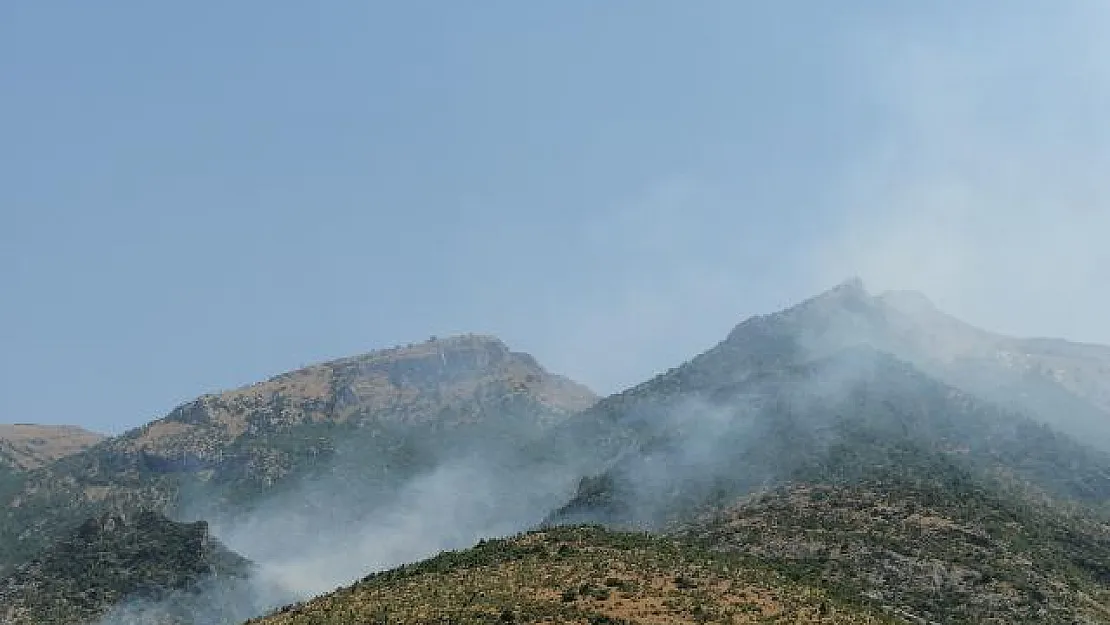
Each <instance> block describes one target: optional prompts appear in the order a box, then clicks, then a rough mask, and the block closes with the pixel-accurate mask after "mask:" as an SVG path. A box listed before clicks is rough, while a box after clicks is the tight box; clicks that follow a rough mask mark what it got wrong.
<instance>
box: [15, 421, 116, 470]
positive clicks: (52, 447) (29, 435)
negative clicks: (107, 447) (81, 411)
mask: <svg viewBox="0 0 1110 625" xmlns="http://www.w3.org/2000/svg"><path fill="white" fill-rule="evenodd" d="M104 438H105V437H104V435H103V434H98V433H96V432H90V431H88V430H86V429H83V428H79V427H76V426H72V425H34V424H30V423H14V424H3V423H0V465H6V466H8V467H10V468H12V469H15V470H18V471H27V470H30V469H37V468H39V467H41V466H43V465H45V464H49V463H51V462H53V461H55V460H57V459H59V458H64V457H66V456H72V455H73V454H76V453H79V452H82V451H84V450H86V449H88V448H89V447H92V446H93V445H95V444H97V443H99V442H100V441H102V440H104Z"/></svg>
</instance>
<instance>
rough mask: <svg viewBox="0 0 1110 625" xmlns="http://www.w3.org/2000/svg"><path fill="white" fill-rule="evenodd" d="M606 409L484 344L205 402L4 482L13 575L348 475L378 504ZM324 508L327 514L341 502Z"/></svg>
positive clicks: (449, 343) (487, 340)
mask: <svg viewBox="0 0 1110 625" xmlns="http://www.w3.org/2000/svg"><path fill="white" fill-rule="evenodd" d="M594 401H595V397H594V395H593V394H592V393H591V392H590V391H589V390H588V389H586V388H585V387H582V386H581V385H578V384H576V383H574V382H571V381H569V380H567V379H565V378H562V377H560V376H556V375H553V374H551V373H548V372H547V371H546V370H544V369H543V368H542V367H541V366H540V365H539V364H538V363H537V362H536V361H535V359H533V358H532V357H531V356H529V355H527V354H522V353H516V352H512V351H510V350H509V349H508V347H506V346H505V344H504V343H502V342H501V341H499V340H497V339H495V338H492V337H486V336H476V335H467V336H458V337H450V338H444V339H435V340H429V341H427V342H425V343H421V344H415V345H408V346H403V347H397V348H393V349H387V350H380V351H375V352H371V353H368V354H365V355H362V356H356V357H353V358H344V359H341V360H335V361H331V362H327V363H322V364H319V365H314V366H310V367H306V368H304V369H300V370H297V371H293V372H290V373H286V374H282V375H279V376H277V377H274V378H272V379H270V380H268V381H265V382H262V383H259V384H255V385H251V386H248V387H244V388H241V389H236V390H232V391H228V392H224V393H219V394H212V395H205V396H202V397H200V398H198V399H196V400H193V401H191V402H188V403H186V404H183V405H181V406H179V407H177V408H176V409H174V410H173V411H171V412H170V413H169V414H168V415H167V416H166V417H164V418H162V419H159V420H157V421H154V422H152V423H149V424H147V425H144V426H142V427H140V428H137V429H135V430H132V431H130V432H127V433H125V434H123V435H122V436H118V437H114V438H110V439H107V440H104V441H102V442H100V443H99V444H97V445H95V446H93V447H91V448H89V449H87V450H85V451H83V452H79V453H76V454H73V455H70V456H67V457H65V458H61V459H60V460H57V461H55V462H53V463H50V464H47V465H44V466H41V467H39V468H37V469H34V470H30V471H27V472H25V473H24V474H22V475H21V476H19V477H18V479H17V480H14V481H13V480H11V479H8V480H0V486H2V488H0V497H3V500H2V501H0V513H2V516H0V573H3V572H4V570H5V568H9V569H10V567H12V566H14V565H16V564H18V563H20V562H22V561H25V560H26V559H28V558H30V557H32V556H34V555H35V554H36V553H38V552H40V551H42V550H43V549H44V548H46V546H47V545H49V544H50V542H51V541H53V540H57V539H59V538H61V537H62V536H65V535H66V533H67V532H68V531H70V530H71V529H72V528H73V527H75V526H77V525H78V524H80V523H81V522H82V521H83V520H84V519H86V518H89V517H93V516H97V515H100V514H103V513H105V512H111V511H128V510H135V509H153V510H158V511H162V512H164V513H167V514H170V515H171V516H172V515H174V514H178V513H180V512H183V508H182V506H186V505H188V506H189V507H190V512H191V514H192V515H193V516H194V517H195V516H201V517H204V516H207V515H211V514H221V515H227V514H233V513H235V512H241V511H243V510H248V509H249V508H250V507H251V506H253V505H255V504H256V503H258V502H260V501H262V500H264V499H265V498H267V497H270V496H272V495H274V494H275V493H277V492H280V491H282V490H283V489H291V488H295V487H296V485H297V484H300V483H302V482H304V481H305V480H309V479H311V478H313V477H315V476H320V475H324V474H327V475H334V474H336V473H338V474H341V475H343V476H344V477H345V479H346V483H347V484H348V485H349V488H348V491H349V493H348V494H349V495H350V498H351V499H352V500H353V499H356V498H357V497H360V496H361V497H364V498H365V499H367V500H372V499H374V498H375V497H377V496H378V495H379V494H381V493H383V492H388V491H389V490H390V489H391V488H393V487H394V486H395V485H396V484H398V483H400V482H402V481H403V480H404V479H405V478H407V477H410V476H412V475H414V474H415V473H417V472H419V471H421V470H425V469H427V468H428V467H430V466H434V465H435V464H436V463H437V462H438V461H439V460H440V459H442V458H443V457H445V456H447V455H450V454H452V453H461V452H462V450H464V449H466V447H467V445H476V444H478V443H479V442H481V441H483V440H486V439H488V438H492V437H500V438H502V439H514V440H516V439H519V440H524V439H527V438H529V437H534V436H536V435H537V434H538V433H539V432H541V431H544V430H545V429H546V428H548V427H550V426H551V425H553V424H555V423H558V422H560V421H562V420H564V419H566V418H567V417H568V416H569V415H570V414H573V413H575V412H577V411H579V410H581V409H583V408H586V407H588V406H590V405H591V404H592V403H593V402H594ZM344 496H345V497H346V496H347V495H344ZM349 503H352V505H354V503H353V502H349ZM319 505H320V506H322V507H323V508H324V509H325V510H326V508H327V506H328V505H329V502H326V501H324V502H320V504H319Z"/></svg>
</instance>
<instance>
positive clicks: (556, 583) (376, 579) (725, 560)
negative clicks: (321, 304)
mask: <svg viewBox="0 0 1110 625" xmlns="http://www.w3.org/2000/svg"><path fill="white" fill-rule="evenodd" d="M538 622H549V623H589V624H590V625H618V624H625V623H628V624H631V623H707V622H724V623H736V624H740V623H845V624H848V623H872V624H876V625H878V624H882V623H897V622H899V621H897V620H895V619H892V618H890V617H887V616H884V615H883V614H882V613H881V612H880V610H879V609H877V608H875V607H871V606H869V605H867V603H865V602H863V601H859V600H852V599H847V598H844V597H841V596H837V595H835V594H834V593H830V592H828V591H825V590H822V589H820V588H817V587H814V586H811V585H807V584H803V583H798V582H796V581H793V580H791V579H790V578H788V577H787V576H786V575H784V574H782V573H780V572H778V571H776V570H774V569H772V568H770V567H767V566H763V565H761V564H759V563H758V562H755V561H753V560H752V559H750V558H747V557H742V556H737V555H735V554H732V553H723V552H715V551H710V550H707V549H705V548H703V547H702V546H700V545H698V544H696V543H688V542H680V541H677V540H674V539H671V538H665V537H652V536H649V535H646V534H631V533H620V532H610V531H606V530H604V529H601V528H598V527H574V528H552V529H548V530H545V531H539V532H532V533H528V534H523V535H520V536H516V537H513V538H510V539H505V540H490V541H484V542H483V543H482V544H480V545H478V546H477V547H475V548H473V549H468V550H465V551H459V552H449V553H444V554H442V555H440V556H438V557H435V558H432V559H430V560H426V561H423V562H421V563H419V564H415V565H409V566H405V567H401V568H398V569H393V570H389V571H385V572H382V573H378V574H375V575H371V576H370V577H367V578H366V579H364V580H363V581H361V582H358V583H356V584H354V585H352V586H350V587H347V588H342V589H339V590H337V591H336V592H334V593H331V594H328V595H325V596H322V597H319V598H317V599H314V600H311V601H308V602H306V603H303V604H297V605H290V606H286V607H285V608H282V609H281V610H280V611H278V612H276V613H275V614H273V615H271V616H268V617H266V618H262V619H258V620H251V621H249V623H258V624H265V625H309V624H313V625H315V624H324V623H397V624H400V625H404V624H407V623H503V624H511V623H538Z"/></svg>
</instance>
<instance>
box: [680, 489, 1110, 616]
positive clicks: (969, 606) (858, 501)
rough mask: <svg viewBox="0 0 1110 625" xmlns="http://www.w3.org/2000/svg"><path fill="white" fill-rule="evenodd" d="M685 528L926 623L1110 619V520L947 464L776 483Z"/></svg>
mask: <svg viewBox="0 0 1110 625" xmlns="http://www.w3.org/2000/svg"><path fill="white" fill-rule="evenodd" d="M917 474H918V475H919V476H920V474H921V472H917ZM685 533H686V535H687V536H688V537H690V538H694V537H696V538H697V539H699V540H702V541H705V542H707V543H708V544H711V545H713V546H714V548H716V549H720V550H725V551H730V552H736V553H742V554H746V555H749V556H752V557H755V558H758V559H760V560H762V561H764V562H766V563H767V564H768V565H771V566H775V567H777V568H779V569H781V570H784V571H790V572H791V573H792V574H793V576H795V577H796V578H798V579H801V580H805V581H807V582H809V583H813V584H817V585H820V586H822V587H825V588H830V589H836V590H837V591H838V592H841V593H844V594H847V595H850V596H858V597H867V598H870V599H873V600H874V601H876V602H877V603H879V604H880V605H883V606H886V607H888V608H889V610H891V611H894V610H897V611H898V612H899V613H901V614H903V615H907V616H913V617H916V618H918V619H923V621H922V622H941V623H1000V624H1001V623H1054V624H1055V623H1059V624H1064V623H1069V624H1070V623H1110V526H1108V525H1106V524H1105V523H1103V522H1097V521H1093V520H1091V519H1087V518H1083V517H1082V516H1076V515H1074V514H1068V513H1064V512H1061V511H1058V510H1054V509H1053V508H1051V507H1048V506H1043V505H1037V504H1033V503H1031V502H1028V501H1027V500H1023V498H1022V497H1020V496H1015V495H1014V494H1005V493H1003V492H1000V491H992V490H990V489H985V488H982V485H979V484H976V483H975V481H974V480H973V479H971V477H970V476H968V475H965V474H961V473H960V472H959V471H955V470H953V471H951V472H949V473H948V474H947V475H944V476H940V475H938V474H934V477H932V478H929V477H924V478H923V477H914V478H892V477H890V476H886V478H885V479H868V480H862V481H860V482H857V483H854V484H852V485H839V486H824V485H808V484H795V485H791V486H788V487H782V488H778V489H775V490H773V491H769V492H765V493H761V494H759V495H756V496H752V497H750V498H747V499H746V500H744V501H741V502H739V503H737V504H736V505H734V506H732V507H730V508H729V509H728V510H727V511H725V512H723V513H717V514H713V515H712V516H711V517H710V518H709V519H708V520H705V521H701V522H699V523H697V524H694V526H693V529H688V530H686V532H685Z"/></svg>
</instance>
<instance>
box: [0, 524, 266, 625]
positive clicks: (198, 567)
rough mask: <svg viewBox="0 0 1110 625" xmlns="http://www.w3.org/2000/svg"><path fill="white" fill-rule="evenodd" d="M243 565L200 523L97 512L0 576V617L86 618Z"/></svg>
mask: <svg viewBox="0 0 1110 625" xmlns="http://www.w3.org/2000/svg"><path fill="white" fill-rule="evenodd" d="M248 569H249V563H248V562H247V561H246V560H244V559H243V558H241V557H239V556H238V555H236V554H234V553H232V552H230V551H228V550H227V549H225V548H224V547H223V546H221V545H220V544H219V543H218V542H217V541H215V540H214V539H213V538H211V537H210V536H209V534H208V526H207V524H205V523H204V522H197V523H175V522H173V521H170V520H169V519H166V518H165V517H163V516H161V515H159V514H156V513H152V512H140V513H137V514H134V515H127V516H125V515H105V516H101V517H97V518H93V519H89V520H87V521H86V522H85V523H83V524H82V525H81V526H79V527H78V528H77V529H76V530H75V531H74V532H73V533H72V534H71V535H70V536H69V537H67V538H66V539H64V540H62V541H59V542H58V543H56V544H55V545H53V546H52V547H51V548H50V549H49V550H47V551H46V552H44V553H43V554H41V555H40V556H38V557H37V558H35V559H34V560H32V561H30V562H27V563H25V564H23V565H21V566H20V567H19V568H18V569H16V571H15V572H14V573H13V574H12V575H10V576H9V577H7V578H6V579H4V580H0V606H2V607H0V617H2V622H4V623H9V624H11V625H23V624H27V625H32V624H34V625H40V624H42V623H86V622H89V621H91V620H94V619H96V618H98V617H100V616H101V615H103V614H104V613H105V612H107V611H108V610H109V609H110V608H112V607H113V606H115V605H117V604H119V603H121V602H124V601H127V600H132V599H133V600H141V599H150V600H158V599H164V598H166V597H167V596H170V595H171V594H173V593H184V594H187V593H189V592H191V591H193V590H195V589H197V588H198V587H199V586H200V585H201V584H203V583H205V582H208V581H210V580H212V579H214V578H216V577H231V578H235V577H242V576H244V575H246V574H247V572H248Z"/></svg>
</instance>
